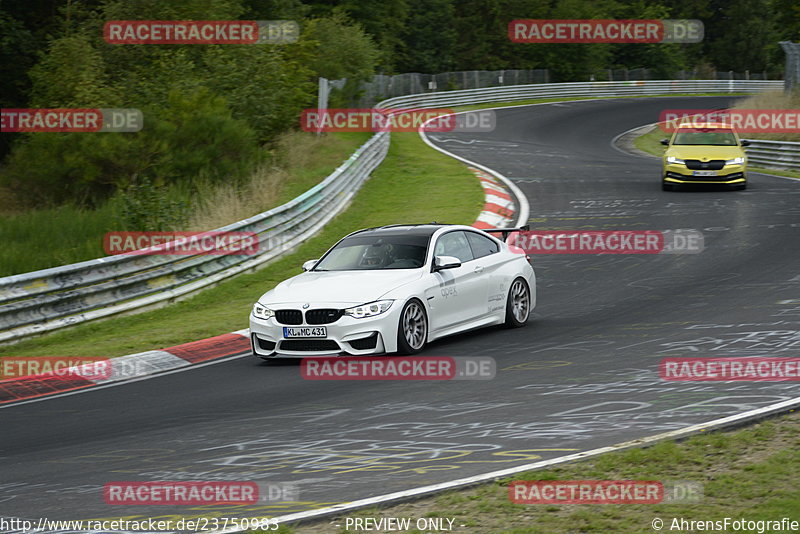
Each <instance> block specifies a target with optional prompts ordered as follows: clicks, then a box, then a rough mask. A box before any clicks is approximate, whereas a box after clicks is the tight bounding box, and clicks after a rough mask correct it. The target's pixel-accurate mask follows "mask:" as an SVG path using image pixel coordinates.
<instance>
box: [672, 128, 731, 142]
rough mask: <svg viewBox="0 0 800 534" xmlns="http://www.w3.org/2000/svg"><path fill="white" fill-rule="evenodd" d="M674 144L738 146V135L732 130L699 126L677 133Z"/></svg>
mask: <svg viewBox="0 0 800 534" xmlns="http://www.w3.org/2000/svg"><path fill="white" fill-rule="evenodd" d="M672 144H673V145H714V146H736V145H737V144H738V143H737V142H736V136H735V135H734V134H733V131H732V130H722V129H717V128H714V129H711V128H698V129H692V130H689V129H682V130H679V131H678V133H676V134H675V140H674V141H673V142H672Z"/></svg>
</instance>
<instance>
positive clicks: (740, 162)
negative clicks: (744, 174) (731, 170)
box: [725, 156, 744, 165]
mask: <svg viewBox="0 0 800 534" xmlns="http://www.w3.org/2000/svg"><path fill="white" fill-rule="evenodd" d="M725 165H744V157H743V156H739V157H738V158H733V159H726V160H725Z"/></svg>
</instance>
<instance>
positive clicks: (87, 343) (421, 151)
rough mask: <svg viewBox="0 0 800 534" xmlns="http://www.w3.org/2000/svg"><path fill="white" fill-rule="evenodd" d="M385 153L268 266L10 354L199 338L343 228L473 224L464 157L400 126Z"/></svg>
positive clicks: (244, 316)
mask: <svg viewBox="0 0 800 534" xmlns="http://www.w3.org/2000/svg"><path fill="white" fill-rule="evenodd" d="M391 139H392V143H391V147H390V149H389V154H388V156H387V158H386V159H385V161H384V162H383V163H382V164H381V165H380V166H379V167H378V169H376V170H375V171H374V172H373V174H372V178H371V179H370V180H369V181H367V182H366V184H365V185H364V186H363V187H362V189H361V190H360V191H359V193H358V194H357V195H356V197H355V199H354V200H353V202H352V204H351V206H350V207H349V208H348V209H347V210H346V211H345V212H344V213H342V214H340V215H339V216H337V217H336V218H335V219H334V220H333V221H332V222H330V223H329V224H328V225H327V226H326V227H325V228H324V229H323V230H322V232H320V233H319V234H318V235H317V236H315V237H314V238H312V239H309V240H308V241H306V242H305V243H304V244H303V245H301V246H300V247H299V249H298V250H297V251H296V252H294V253H292V254H290V255H288V256H286V257H284V258H281V259H279V260H278V261H276V262H274V263H272V264H270V265H268V266H267V267H265V268H264V269H262V270H260V271H258V272H256V273H253V274H247V275H240V276H237V277H235V278H233V279H231V280H228V281H225V282H223V283H222V284H220V285H218V286H216V287H214V288H212V289H209V290H207V291H204V292H202V293H199V294H198V295H196V296H194V297H192V298H190V299H187V300H184V301H182V302H179V303H176V304H174V305H171V306H168V307H165V308H162V309H158V310H153V311H148V312H145V313H141V314H138V315H132V316H129V317H124V318H113V319H108V320H105V321H98V322H94V323H88V324H83V325H79V326H75V327H72V328H70V329H68V330H64V331H61V332H54V333H52V334H48V335H45V336H41V337H37V338H32V339H28V340H25V341H23V342H20V343H18V344H16V345H11V346H7V347H3V348H2V350H3V351H4V355H6V356H10V355H13V356H44V355H52V354H58V355H62V356H79V355H84V356H106V357H112V356H121V355H124V354H129V353H133V352H139V351H144V350H150V349H155V348H160V347H169V346H172V345H177V344H180V343H186V342H189V341H196V340H198V339H203V338H207V337H211V336H215V335H219V334H224V333H227V332H231V331H233V330H239V329H241V328H246V327H247V326H248V324H247V320H248V316H249V313H250V309H251V307H252V305H253V303H254V302H255V301H256V299H257V298H258V297H259V296H261V294H262V293H263V292H265V291H267V290H268V289H270V288H272V287H274V286H275V285H276V284H277V283H278V282H280V281H282V280H284V279H286V278H288V277H290V276H293V275H295V274H299V273H300V272H301V270H300V265H301V264H302V263H303V262H304V261H305V260H308V259H312V258H318V257H319V256H320V255H321V254H322V253H323V252H324V251H325V250H327V249H328V248H329V247H330V246H331V245H332V244H333V243H335V242H336V241H337V240H338V239H339V238H341V237H342V236H343V235H345V234H347V233H349V232H352V231H354V230H357V229H359V228H365V227H370V226H379V225H383V224H394V223H420V222H430V221H432V220H436V221H440V222H450V223H463V224H471V223H472V222H474V221H475V219H476V218H477V216H478V213H480V210H481V208H482V207H483V201H484V197H483V190H482V189H481V186H480V184H479V182H478V180H476V179H475V176H474V175H473V174H472V173H471V172H470V171H469V170H467V168H466V167H465V166H464V165H463V164H462V163H459V162H458V161H456V160H454V159H452V158H450V157H448V156H445V155H444V154H441V153H439V152H437V151H435V150H431V149H430V148H429V147H428V146H427V145H425V144H424V143H423V142H422V140H421V139H420V138H419V136H418V135H417V134H416V133H396V134H393V135H392V138H391Z"/></svg>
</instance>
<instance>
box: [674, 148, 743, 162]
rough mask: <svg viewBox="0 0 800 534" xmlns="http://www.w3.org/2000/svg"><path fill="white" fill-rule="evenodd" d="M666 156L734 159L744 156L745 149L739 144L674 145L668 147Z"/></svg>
mask: <svg viewBox="0 0 800 534" xmlns="http://www.w3.org/2000/svg"><path fill="white" fill-rule="evenodd" d="M664 155H665V156H674V157H676V158H680V159H699V160H701V161H702V160H703V159H705V160H706V161H708V160H710V159H733V158H738V157H741V156H744V150H743V149H742V147H738V146H708V145H699V146H691V145H672V146H671V147H669V149H667V152H666V153H665V154H664Z"/></svg>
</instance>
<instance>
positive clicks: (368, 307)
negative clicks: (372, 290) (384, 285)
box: [344, 300, 394, 319]
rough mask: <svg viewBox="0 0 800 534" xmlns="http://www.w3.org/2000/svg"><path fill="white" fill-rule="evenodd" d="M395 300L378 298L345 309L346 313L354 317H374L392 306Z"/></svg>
mask: <svg viewBox="0 0 800 534" xmlns="http://www.w3.org/2000/svg"><path fill="white" fill-rule="evenodd" d="M393 302H394V301H393V300H376V301H375V302H368V303H367V304H362V305H361V306H353V307H352V308H347V309H345V310H344V314H345V315H349V316H350V317H352V318H354V319H363V318H365V317H374V316H376V315H380V314H382V313H383V312H385V311H386V310H388V309H389V308H391V307H392V303H393Z"/></svg>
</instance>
